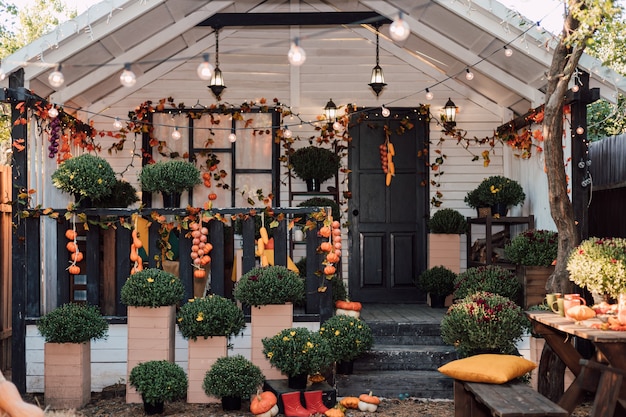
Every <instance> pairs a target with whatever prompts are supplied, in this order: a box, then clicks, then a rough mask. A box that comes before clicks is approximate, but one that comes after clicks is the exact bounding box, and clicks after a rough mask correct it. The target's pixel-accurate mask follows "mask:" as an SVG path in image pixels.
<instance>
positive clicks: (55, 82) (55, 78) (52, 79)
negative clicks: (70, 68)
mask: <svg viewBox="0 0 626 417" xmlns="http://www.w3.org/2000/svg"><path fill="white" fill-rule="evenodd" d="M48 82H49V83H50V85H51V86H52V87H54V88H59V87H61V86H62V85H63V83H64V82H65V77H64V76H63V73H62V72H61V64H59V66H58V67H57V69H56V70H54V71H52V72H51V73H50V75H48Z"/></svg>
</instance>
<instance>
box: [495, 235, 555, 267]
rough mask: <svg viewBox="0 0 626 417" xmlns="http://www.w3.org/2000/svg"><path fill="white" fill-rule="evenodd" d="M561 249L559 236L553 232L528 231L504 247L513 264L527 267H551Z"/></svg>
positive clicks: (505, 253)
mask: <svg viewBox="0 0 626 417" xmlns="http://www.w3.org/2000/svg"><path fill="white" fill-rule="evenodd" d="M558 248H559V242H558V234H557V233H556V232H553V231H551V230H534V229H532V230H526V231H524V232H522V233H520V234H519V235H517V236H515V237H514V238H513V239H512V240H511V243H509V244H507V245H506V246H505V247H504V255H505V256H506V258H507V259H508V260H510V261H511V262H513V263H515V264H518V265H525V266H550V265H552V262H553V261H554V260H555V259H556V255H557V251H558Z"/></svg>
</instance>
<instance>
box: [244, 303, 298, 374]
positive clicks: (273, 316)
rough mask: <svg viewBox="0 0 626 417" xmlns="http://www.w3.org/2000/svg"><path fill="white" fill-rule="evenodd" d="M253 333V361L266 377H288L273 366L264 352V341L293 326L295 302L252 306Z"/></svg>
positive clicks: (251, 321)
mask: <svg viewBox="0 0 626 417" xmlns="http://www.w3.org/2000/svg"><path fill="white" fill-rule="evenodd" d="M250 327H251V335H252V352H251V355H250V356H251V361H252V363H253V364H255V365H256V366H258V367H259V368H261V372H263V375H265V379H287V377H286V376H285V375H283V374H282V373H281V372H280V370H278V369H276V368H274V367H272V365H270V361H269V360H268V359H267V358H266V357H265V355H264V354H263V342H262V340H263V339H264V338H266V337H272V336H274V335H275V334H276V333H278V332H280V331H281V330H284V329H289V328H291V327H293V304H291V303H288V304H279V305H266V306H260V307H252V309H251V311H250Z"/></svg>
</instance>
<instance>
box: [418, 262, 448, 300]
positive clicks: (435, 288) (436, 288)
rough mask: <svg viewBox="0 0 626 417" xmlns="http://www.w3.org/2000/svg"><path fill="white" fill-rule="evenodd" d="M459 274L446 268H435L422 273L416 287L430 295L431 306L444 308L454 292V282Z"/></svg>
mask: <svg viewBox="0 0 626 417" xmlns="http://www.w3.org/2000/svg"><path fill="white" fill-rule="evenodd" d="M456 277H457V274H455V273H454V272H452V271H451V270H449V269H448V268H446V267H444V266H434V267H432V268H429V269H427V270H425V271H424V272H422V273H421V274H420V275H419V276H418V277H417V278H416V279H415V285H416V286H417V287H418V288H419V289H421V290H423V291H425V292H427V293H428V294H429V295H430V306H431V307H433V308H442V307H444V306H445V299H446V297H447V296H448V295H450V294H452V292H453V291H454V281H455V280H456Z"/></svg>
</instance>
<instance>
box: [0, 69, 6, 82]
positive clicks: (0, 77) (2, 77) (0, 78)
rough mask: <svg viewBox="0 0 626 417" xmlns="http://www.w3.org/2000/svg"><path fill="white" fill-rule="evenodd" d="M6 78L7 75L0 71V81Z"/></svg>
mask: <svg viewBox="0 0 626 417" xmlns="http://www.w3.org/2000/svg"><path fill="white" fill-rule="evenodd" d="M6 77H7V73H6V72H4V70H1V69H0V81H4V79H5V78H6Z"/></svg>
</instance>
